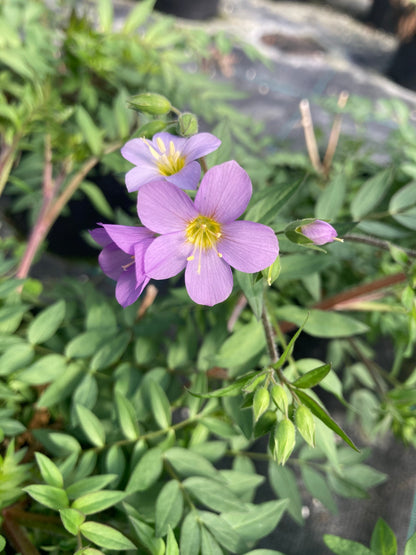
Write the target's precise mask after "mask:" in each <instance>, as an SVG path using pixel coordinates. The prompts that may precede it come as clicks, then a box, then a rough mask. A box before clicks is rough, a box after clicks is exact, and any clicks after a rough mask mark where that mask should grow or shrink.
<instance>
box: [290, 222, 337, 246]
mask: <svg viewBox="0 0 416 555" xmlns="http://www.w3.org/2000/svg"><path fill="white" fill-rule="evenodd" d="M299 231H300V232H301V233H302V234H303V235H304V236H305V237H307V238H308V239H310V240H311V241H312V242H313V243H314V244H315V245H325V244H326V243H332V241H335V238H336V236H337V230H336V229H335V228H333V227H332V225H330V224H329V223H328V222H324V221H322V220H315V221H314V222H311V223H310V224H306V225H302V226H300V228H299Z"/></svg>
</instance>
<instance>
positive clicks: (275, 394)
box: [270, 385, 289, 415]
mask: <svg viewBox="0 0 416 555" xmlns="http://www.w3.org/2000/svg"><path fill="white" fill-rule="evenodd" d="M270 392H271V394H272V399H273V402H274V403H275V405H276V406H277V408H278V409H279V410H280V411H281V412H283V414H284V415H287V409H288V407H289V399H288V398H287V393H286V391H285V389H284V388H283V387H282V386H281V385H274V386H273V387H272V388H271V391H270Z"/></svg>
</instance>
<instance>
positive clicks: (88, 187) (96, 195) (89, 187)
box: [79, 181, 114, 220]
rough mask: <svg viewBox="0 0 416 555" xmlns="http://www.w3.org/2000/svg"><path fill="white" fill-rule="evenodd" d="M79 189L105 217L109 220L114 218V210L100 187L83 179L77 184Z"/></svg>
mask: <svg viewBox="0 0 416 555" xmlns="http://www.w3.org/2000/svg"><path fill="white" fill-rule="evenodd" d="M79 190H80V191H82V192H83V193H84V194H85V195H86V196H87V197H88V199H89V200H90V202H91V204H92V205H93V207H94V208H95V209H96V210H97V212H99V213H100V214H101V215H102V216H104V217H105V218H107V219H109V220H111V219H114V212H113V209H112V208H111V206H110V204H109V203H108V201H107V199H106V198H105V196H104V194H103V192H102V191H101V189H100V188H99V187H98V186H97V185H95V183H91V182H90V181H83V182H82V183H81V185H80V186H79Z"/></svg>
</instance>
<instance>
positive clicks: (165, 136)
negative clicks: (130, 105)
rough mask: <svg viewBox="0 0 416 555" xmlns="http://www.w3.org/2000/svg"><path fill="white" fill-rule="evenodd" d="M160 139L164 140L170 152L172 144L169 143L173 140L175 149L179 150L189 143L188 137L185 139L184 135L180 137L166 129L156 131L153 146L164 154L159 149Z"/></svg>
mask: <svg viewBox="0 0 416 555" xmlns="http://www.w3.org/2000/svg"><path fill="white" fill-rule="evenodd" d="M158 139H161V140H162V142H163V144H164V145H165V147H166V150H167V151H168V152H169V146H170V145H169V143H170V142H171V141H172V143H173V146H174V147H175V150H177V151H179V152H182V150H183V148H184V146H185V145H186V143H187V139H184V138H183V137H178V136H176V135H171V134H170V133H167V132H166V131H161V132H160V133H156V134H155V135H153V139H152V143H153V147H154V148H155V149H156V150H157V151H158V152H160V153H161V154H164V153H163V152H162V151H161V150H160V149H159V145H158V141H157V140H158Z"/></svg>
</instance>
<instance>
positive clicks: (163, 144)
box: [156, 137, 166, 154]
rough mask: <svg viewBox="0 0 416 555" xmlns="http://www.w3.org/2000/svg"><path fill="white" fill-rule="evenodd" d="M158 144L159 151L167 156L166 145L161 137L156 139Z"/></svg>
mask: <svg viewBox="0 0 416 555" xmlns="http://www.w3.org/2000/svg"><path fill="white" fill-rule="evenodd" d="M156 142H157V146H158V147H159V150H160V152H161V153H162V154H165V152H166V147H165V143H164V142H163V141H162V139H161V138H160V137H158V138H157V139H156Z"/></svg>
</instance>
